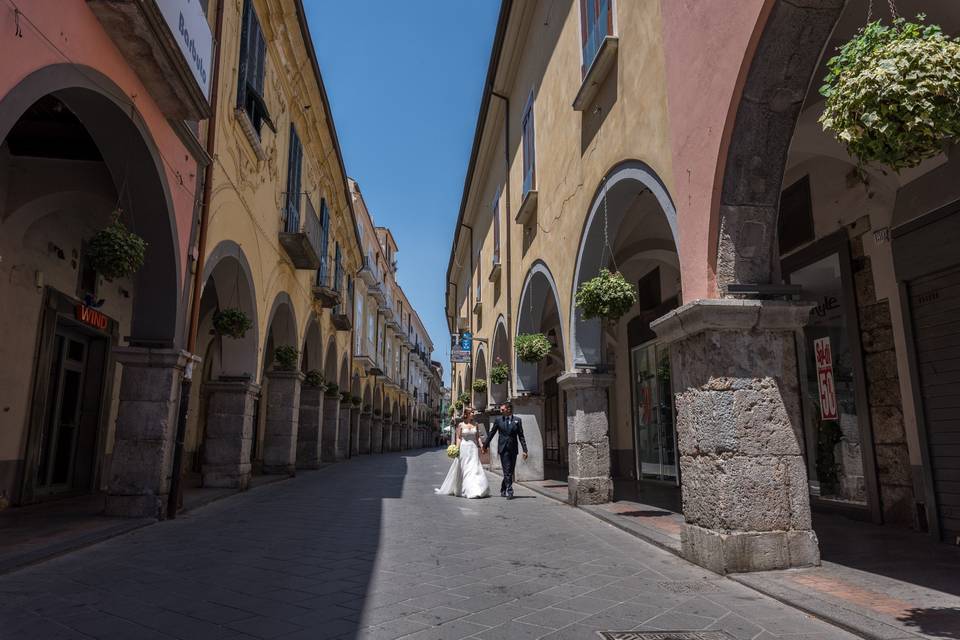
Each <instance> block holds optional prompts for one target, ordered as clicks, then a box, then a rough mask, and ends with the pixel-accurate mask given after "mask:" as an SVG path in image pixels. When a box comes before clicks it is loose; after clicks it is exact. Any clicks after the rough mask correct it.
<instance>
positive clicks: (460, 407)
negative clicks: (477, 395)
mask: <svg viewBox="0 0 960 640" xmlns="http://www.w3.org/2000/svg"><path fill="white" fill-rule="evenodd" d="M453 407H454V409H456V410H457V411H463V400H457V401H456V402H454V403H453Z"/></svg>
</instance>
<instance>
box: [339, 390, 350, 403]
mask: <svg viewBox="0 0 960 640" xmlns="http://www.w3.org/2000/svg"><path fill="white" fill-rule="evenodd" d="M340 402H343V403H347V402H350V392H349V391H341V392H340Z"/></svg>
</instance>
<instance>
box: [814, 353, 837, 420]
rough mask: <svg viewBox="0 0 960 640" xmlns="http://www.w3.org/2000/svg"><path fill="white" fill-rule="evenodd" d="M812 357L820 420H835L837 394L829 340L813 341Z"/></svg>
mask: <svg viewBox="0 0 960 640" xmlns="http://www.w3.org/2000/svg"><path fill="white" fill-rule="evenodd" d="M813 355H814V358H816V361H817V387H818V388H819V390H820V418H821V419H823V420H836V419H837V418H839V417H840V416H839V415H838V412H837V393H836V390H835V389H834V387H833V351H832V350H831V349H830V338H819V339H817V340H814V341H813Z"/></svg>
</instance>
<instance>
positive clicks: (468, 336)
mask: <svg viewBox="0 0 960 640" xmlns="http://www.w3.org/2000/svg"><path fill="white" fill-rule="evenodd" d="M460 349H461V351H471V350H473V334H472V333H470V332H469V331H464V332H463V333H461V334H460Z"/></svg>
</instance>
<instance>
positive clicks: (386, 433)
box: [380, 417, 393, 453]
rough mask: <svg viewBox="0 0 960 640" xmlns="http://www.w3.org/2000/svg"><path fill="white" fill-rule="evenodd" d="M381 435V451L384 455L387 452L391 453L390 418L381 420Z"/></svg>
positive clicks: (391, 429) (391, 431) (391, 430)
mask: <svg viewBox="0 0 960 640" xmlns="http://www.w3.org/2000/svg"><path fill="white" fill-rule="evenodd" d="M380 433H381V442H382V443H383V444H382V445H381V449H382V451H383V452H384V453H386V452H388V451H393V422H391V421H390V418H387V417H384V418H383V428H382V429H381V431H380Z"/></svg>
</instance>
